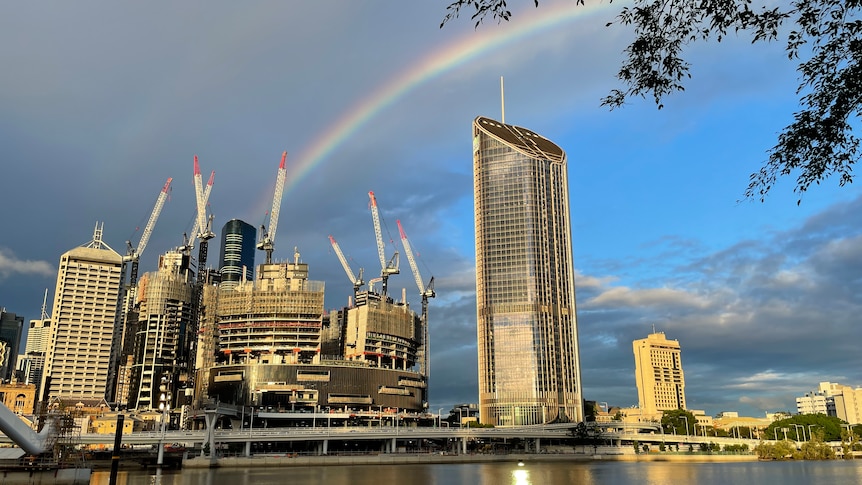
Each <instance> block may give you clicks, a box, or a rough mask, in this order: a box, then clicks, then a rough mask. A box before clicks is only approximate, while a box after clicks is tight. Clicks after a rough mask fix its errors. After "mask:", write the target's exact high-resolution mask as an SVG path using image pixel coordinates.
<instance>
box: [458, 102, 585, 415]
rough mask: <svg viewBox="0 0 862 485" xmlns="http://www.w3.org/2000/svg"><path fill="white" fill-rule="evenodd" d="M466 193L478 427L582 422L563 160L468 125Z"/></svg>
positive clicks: (528, 137) (485, 122) (505, 132)
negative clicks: (469, 195) (472, 256)
mask: <svg viewBox="0 0 862 485" xmlns="http://www.w3.org/2000/svg"><path fill="white" fill-rule="evenodd" d="M473 193H474V204H475V224H476V303H477V333H478V350H479V412H480V420H481V422H482V423H487V424H494V425H496V426H518V425H530V424H542V423H550V422H576V421H582V420H583V405H582V399H583V397H582V392H581V378H580V361H579V355H578V336H577V323H576V316H575V286H574V267H573V264H572V243H571V223H570V219H569V209H568V208H569V196H568V178H567V170H566V154H565V152H563V150H562V149H561V148H560V147H558V146H557V145H555V144H554V143H552V142H551V141H549V140H548V139H546V138H544V137H542V136H540V135H538V134H536V133H534V132H532V131H530V130H527V129H524V128H520V127H517V126H512V125H506V124H503V123H499V122H497V121H494V120H491V119H488V118H483V117H479V118H476V120H475V121H474V122H473Z"/></svg>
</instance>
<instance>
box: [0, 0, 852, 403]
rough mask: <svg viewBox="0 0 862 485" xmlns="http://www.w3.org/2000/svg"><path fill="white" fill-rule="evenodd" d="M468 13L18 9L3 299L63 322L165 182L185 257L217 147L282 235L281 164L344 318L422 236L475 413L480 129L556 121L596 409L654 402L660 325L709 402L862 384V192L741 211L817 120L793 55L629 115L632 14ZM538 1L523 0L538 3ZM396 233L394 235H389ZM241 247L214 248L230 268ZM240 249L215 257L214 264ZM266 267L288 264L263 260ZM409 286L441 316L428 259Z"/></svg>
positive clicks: (165, 227) (729, 52)
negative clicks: (640, 348) (73, 271)
mask: <svg viewBox="0 0 862 485" xmlns="http://www.w3.org/2000/svg"><path fill="white" fill-rule="evenodd" d="M447 3H448V0H438V1H426V2H402V1H396V0H379V1H366V2H341V1H335V0H325V1H317V2H275V1H273V2H266V1H261V2H240V3H237V2H227V1H214V2H213V1H208V2H195V1H190V2H181V3H176V2H144V3H140V4H117V3H116V2H89V1H79V2H72V3H68V2H56V3H54V4H52V5H50V6H46V5H45V4H32V3H28V2H15V3H12V4H8V5H6V6H4V7H2V10H3V11H2V12H0V66H2V69H0V181H2V203H0V221H2V227H3V229H2V231H0V306H3V307H5V308H6V310H7V311H10V312H14V313H17V314H19V315H23V316H24V317H25V318H26V319H28V320H29V319H33V318H38V317H39V315H40V307H41V304H42V298H43V295H44V292H45V290H46V289H48V290H49V308H48V311H49V312H50V310H51V309H50V301H51V295H53V291H54V283H55V279H56V271H57V269H56V268H57V263H58V261H59V258H60V255H61V254H62V253H63V252H65V251H68V250H69V249H72V248H74V247H76V246H79V245H81V244H84V243H87V242H88V241H89V240H90V239H91V236H92V233H93V227H94V225H95V224H96V222H100V223H104V239H105V241H106V242H107V243H108V244H109V245H110V246H112V247H113V248H114V249H115V250H117V251H119V252H124V248H125V246H126V241H127V240H132V241H137V240H138V239H139V238H140V230H141V228H142V227H143V226H144V225H145V224H146V221H147V219H148V217H149V215H150V212H151V210H152V207H153V204H154V203H155V200H156V197H157V195H158V193H159V190H160V189H161V188H162V186H163V185H164V183H165V180H166V179H167V178H168V177H173V186H172V190H171V193H170V198H169V200H168V202H167V203H166V205H165V207H164V209H163V211H162V215H161V218H160V219H159V221H158V224H157V225H156V228H155V231H154V233H153V236H152V238H151V240H150V242H149V245H148V246H147V248H146V251H145V253H144V255H143V257H142V260H141V272H142V273H143V272H146V271H152V270H153V269H154V268H155V264H156V260H157V256H158V255H159V254H160V253H162V252H164V251H166V250H169V249H171V248H173V247H176V246H177V245H179V244H180V243H181V242H182V237H183V233H187V232H190V231H191V229H192V223H193V216H194V211H195V205H194V189H193V183H192V159H193V156H194V155H195V154H196V155H198V156H199V158H200V164H201V169H202V171H203V172H204V174H205V176H206V174H209V172H210V171H211V170H215V171H216V175H215V185H214V187H213V191H212V196H211V197H210V208H211V211H212V213H213V214H214V216H215V222H214V227H215V231H216V233H219V232H220V230H221V227H222V225H224V223H225V222H227V221H228V220H230V219H233V218H239V219H243V220H245V221H247V222H249V223H250V224H252V225H254V226H259V225H260V224H261V223H263V222H265V220H266V212H267V210H268V208H269V206H270V204H271V200H272V192H273V185H274V181H275V175H276V169H277V167H278V162H279V161H280V157H281V153H282V151H284V150H287V151H288V162H287V164H288V175H287V179H288V182H287V188H286V190H285V194H284V198H283V203H282V210H281V218H280V222H279V226H278V234H277V238H276V250H275V253H274V258H275V259H279V260H283V259H288V258H292V257H293V250H294V247H297V248H298V249H299V252H300V254H301V258H302V260H303V261H304V262H306V263H308V264H309V265H310V271H311V278H312V279H315V280H322V281H325V282H326V285H327V299H326V305H327V307H328V308H336V307H339V306H341V305H343V304H345V303H346V301H347V297H348V295H349V294H350V293H351V285H350V282H349V281H348V279H347V276H346V275H345V274H344V271H343V270H342V268H341V266H340V264H339V262H338V259H337V258H336V256H335V254H334V252H333V251H332V249H331V247H330V245H329V241H328V239H327V236H328V235H330V234H331V235H333V236H334V237H335V238H336V239H337V240H338V242H339V244H340V246H341V248H342V249H343V250H344V252H345V253H346V254H347V255H348V256H349V258H350V260H351V263H352V264H353V266H354V270H357V269H358V268H359V267H362V268H365V270H366V274H374V273H375V272H376V271H378V269H377V267H378V266H379V263H378V262H377V256H376V250H375V244H374V231H373V225H372V220H371V215H370V212H369V209H368V195H367V194H368V191H374V192H375V194H376V195H377V199H378V203H379V206H380V210H381V215H382V218H383V220H384V226H385V227H384V232H385V234H384V237H385V238H386V239H387V240H390V239H391V240H398V231H397V227H396V221H397V220H400V221H401V222H402V224H403V225H404V228H405V230H406V231H407V233H408V236H409V237H410V240H411V243H412V246H413V248H414V251H415V252H418V259H419V267H420V271H421V272H422V277H423V279H426V280H427V279H428V278H430V277H431V276H432V275H433V276H434V278H435V283H436V289H437V295H438V296H437V298H436V299H434V300H432V301H431V303H430V310H429V312H430V321H431V336H432V337H431V338H432V341H431V348H432V351H431V372H432V375H431V403H430V405H431V408H432V410H434V411H435V412H436V409H437V408H446V409H448V408H449V407H450V406H451V405H453V404H455V403H458V402H476V400H477V395H478V391H477V377H476V375H477V370H476V368H477V362H476V359H477V357H476V327H475V256H474V244H473V234H474V231H473V217H472V206H473V200H472V173H471V170H472V159H471V137H470V124H471V122H472V120H473V119H474V118H475V117H476V116H480V115H481V116H489V117H492V118H496V119H500V118H501V116H502V113H501V96H500V77H501V76H502V77H504V79H505V120H506V122H507V123H511V124H516V125H520V126H524V127H527V128H529V129H532V130H534V131H536V132H539V133H542V134H543V135H545V136H547V137H548V138H549V139H551V140H552V141H554V142H556V143H557V144H559V145H560V146H561V147H563V149H564V150H566V152H567V154H568V158H569V179H570V183H571V186H570V187H569V190H570V197H571V210H572V222H573V240H574V258H575V266H576V270H577V273H578V274H577V285H578V287H577V296H578V305H579V306H578V326H579V333H580V347H581V360H582V374H583V381H584V390H585V394H586V397H587V398H588V399H592V400H597V401H605V402H608V403H610V404H611V405H620V406H630V405H636V404H637V391H636V389H635V381H634V377H633V369H634V363H633V355H632V347H631V341H632V340H634V339H637V338H643V337H645V336H646V335H647V334H649V333H650V332H651V331H652V328H653V326H655V329H656V330H658V331H663V332H665V333H666V334H667V336H668V337H669V338H671V339H678V340H679V341H680V344H681V345H682V348H683V365H684V369H685V374H686V381H687V389H686V394H687V400H688V403H689V406H690V407H691V408H694V409H703V410H705V411H706V412H707V413H709V414H715V413H717V412H720V411H729V410H738V411H740V412H741V413H745V414H748V415H755V416H762V415H763V413H764V412H765V411H776V410H791V411H793V410H795V406H794V399H793V398H794V396H798V395H802V394H803V393H804V392H807V391H810V390H812V389H814V388H816V387H817V384H818V382H820V381H827V380H828V381H833V382H840V383H844V384H848V385H854V386H858V385H862V357H860V355H862V353H860V351H859V343H860V342H859V341H860V337H859V336H860V332H859V330H858V322H859V315H862V301H860V294H862V291H860V284H862V283H860V274H862V244H860V238H862V230H860V228H862V221H860V218H862V192H860V190H859V187H858V186H855V185H851V186H848V187H844V188H839V187H838V186H837V181H834V180H828V181H827V182H826V183H824V184H822V185H820V186H817V187H815V188H813V189H812V191H811V192H809V193H807V194H805V195H804V197H803V198H802V203H801V204H800V205H797V203H796V202H797V198H798V197H797V196H796V194H794V193H793V192H792V189H793V180H792V179H785V180H782V181H781V182H780V183H779V184H778V185H777V186H776V187H775V189H774V192H773V193H772V194H771V195H770V196H769V198H768V199H767V200H766V202H765V203H760V202H752V201H742V200H741V199H742V194H743V192H744V190H745V188H746V186H747V184H748V176H749V174H751V173H752V172H754V171H756V170H757V169H758V168H759V167H760V166H761V164H762V163H763V161H764V160H765V159H766V151H767V150H768V149H769V148H770V147H772V146H773V145H774V143H775V139H776V135H777V133H778V132H779V131H780V130H781V128H782V127H783V126H785V125H786V124H787V123H788V122H789V121H790V120H791V119H792V113H793V111H794V110H795V109H796V107H797V99H796V97H795V89H796V80H797V76H796V72H795V66H794V65H793V64H791V63H789V62H788V61H787V59H786V56H785V55H784V52H783V50H782V48H781V46H780V45H758V46H755V47H751V45H750V42H749V41H750V39H749V38H748V37H745V36H742V37H740V38H732V37H731V38H729V39H726V40H725V41H724V42H722V43H721V44H696V45H694V46H692V48H691V50H690V51H689V60H690V62H691V63H692V74H693V79H691V81H690V82H688V84H687V86H686V91H685V92H684V93H681V94H678V95H674V96H672V97H671V98H668V99H666V100H665V108H664V109H662V110H660V111H659V110H657V109H656V108H655V105H654V104H652V102H651V101H650V100H637V99H635V100H632V102H631V103H630V104H629V105H628V106H626V107H624V108H623V109H619V110H615V111H608V110H607V109H605V108H602V107H600V106H599V100H600V98H601V97H602V96H604V95H606V94H607V93H608V92H609V91H610V89H612V88H614V87H618V83H617V81H616V80H615V77H614V75H615V73H616V70H617V69H618V68H619V64H620V62H621V61H622V50H623V49H624V48H625V45H626V44H627V43H628V42H629V41H630V40H631V33H630V32H629V31H627V30H626V29H624V28H620V27H610V28H607V27H605V24H606V23H607V22H608V21H610V20H612V19H613V17H614V14H615V12H617V11H618V10H617V9H618V8H619V7H620V6H619V5H618V4H617V3H616V2H615V3H612V4H609V3H608V2H607V1H602V2H597V1H591V0H588V1H587V5H586V6H577V5H576V4H575V2H574V1H573V0H559V1H543V2H541V6H540V7H539V8H538V9H535V8H533V7H532V3H533V2H531V1H523V2H512V3H513V5H512V7H513V11H514V16H513V19H512V21H511V22H509V23H507V24H501V25H498V24H496V23H495V22H486V24H484V25H483V26H481V27H480V28H479V29H477V30H476V29H474V28H473V22H472V21H471V20H470V18H469V16H468V15H467V16H463V17H462V18H461V19H459V20H457V21H454V22H452V23H450V24H448V25H447V26H446V27H445V28H443V29H440V28H439V25H440V22H441V21H442V19H443V17H444V15H445V13H446V9H445V7H446V4H447ZM514 4H517V5H514ZM387 232H388V233H387ZM217 241H218V240H217V239H216V240H214V242H213V243H211V244H210V255H211V256H210V260H211V261H213V260H215V259H217V255H218V250H219V249H218V242H217ZM213 255H215V256H213ZM260 257H262V254H260V255H259V256H258V258H260ZM402 267H403V268H404V270H405V271H404V272H403V274H401V275H399V276H397V277H394V278H393V279H392V280H391V282H392V283H391V287H392V288H393V289H395V291H398V292H400V288H406V290H407V295H408V300H409V301H411V303H413V304H415V305H416V308H418V307H419V305H418V300H419V298H418V289H417V288H416V286H415V284H414V282H413V278H412V276H411V275H410V273H409V271H408V265H407V264H406V261H403V262H402Z"/></svg>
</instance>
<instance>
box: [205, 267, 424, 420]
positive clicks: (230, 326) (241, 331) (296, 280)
mask: <svg viewBox="0 0 862 485" xmlns="http://www.w3.org/2000/svg"><path fill="white" fill-rule="evenodd" d="M210 298H212V299H214V300H217V303H216V307H217V311H216V315H214V316H213V317H214V318H210V319H205V320H202V326H201V333H200V335H201V337H202V339H204V340H207V339H212V338H213V337H216V334H217V337H216V338H217V341H216V342H217V343H215V345H214V346H212V347H214V350H215V353H214V358H212V359H211V360H210V362H209V365H207V364H205V360H206V357H203V356H201V358H200V360H199V362H200V363H201V364H202V366H201V368H200V370H199V373H198V379H197V383H198V384H197V393H196V395H198V396H209V397H210V398H214V399H217V400H218V401H220V402H227V403H232V404H237V405H242V406H246V405H252V406H258V407H265V408H267V409H273V410H284V411H294V412H297V411H311V410H316V409H321V408H330V409H343V410H368V411H371V410H373V409H381V408H397V409H400V410H404V411H408V412H410V411H412V412H419V411H423V410H424V406H425V403H424V398H425V387H426V386H425V383H426V381H425V377H424V376H423V375H422V374H420V372H419V371H418V370H417V369H416V368H417V365H418V362H417V353H418V351H419V347H420V344H421V341H420V340H421V338H420V336H421V320H420V318H419V317H418V316H417V315H416V313H415V312H413V311H411V310H410V308H409V307H408V305H407V304H406V303H395V302H393V301H392V299H391V298H388V297H385V296H381V295H378V294H375V293H370V292H363V293H361V298H357V303H356V305H355V306H354V307H352V308H344V309H342V310H339V311H334V312H332V313H331V314H327V313H326V311H325V310H324V305H323V298H324V283H323V282H320V281H311V280H309V279H308V265H307V264H305V263H301V262H300V260H299V254H298V253H297V254H295V256H294V261H293V262H291V263H269V264H263V265H261V266H260V267H259V271H258V276H257V279H256V280H255V281H245V282H241V283H240V284H238V285H237V286H235V287H233V288H227V289H219V290H217V295H215V294H211V295H210ZM210 305H212V302H210ZM215 329H217V332H214V331H213V330H215ZM206 345H207V344H206V343H204V342H201V343H200V345H199V347H200V348H202V349H203V348H205V347H206Z"/></svg>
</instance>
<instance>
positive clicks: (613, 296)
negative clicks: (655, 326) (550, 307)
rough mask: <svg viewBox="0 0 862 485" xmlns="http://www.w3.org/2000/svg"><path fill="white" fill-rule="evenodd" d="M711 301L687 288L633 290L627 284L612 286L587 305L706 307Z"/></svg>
mask: <svg viewBox="0 0 862 485" xmlns="http://www.w3.org/2000/svg"><path fill="white" fill-rule="evenodd" d="M709 303H710V302H709V301H708V300H706V299H705V298H703V297H701V296H698V295H696V294H693V293H690V292H688V291H685V290H677V289H673V288H647V289H643V290H633V289H631V288H628V287H625V286H618V287H615V288H611V289H609V290H607V291H605V292H603V293H602V294H600V295H599V296H596V297H594V298H591V299H590V300H588V301H587V302H586V304H587V306H595V305H617V306H624V307H656V306H677V307H679V306H683V307H693V308H706V307H708V306H709Z"/></svg>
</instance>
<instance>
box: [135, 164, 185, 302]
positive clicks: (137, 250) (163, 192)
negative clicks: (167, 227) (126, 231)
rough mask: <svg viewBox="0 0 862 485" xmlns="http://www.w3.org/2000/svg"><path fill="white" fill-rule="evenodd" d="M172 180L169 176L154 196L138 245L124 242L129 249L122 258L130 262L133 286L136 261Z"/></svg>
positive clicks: (148, 239) (163, 202) (151, 229)
mask: <svg viewBox="0 0 862 485" xmlns="http://www.w3.org/2000/svg"><path fill="white" fill-rule="evenodd" d="M172 180H173V178H170V177H169V178H168V181H167V182H165V185H164V187H162V190H161V192H159V196H158V198H156V205H155V206H154V207H153V212H152V213H150V219H149V220H148V221H147V225H146V226H144V232H142V233H141V239H140V240H139V241H138V246H137V247H135V246H133V245H132V242H131V241H126V244H127V245H128V246H129V251H128V253H127V254H126V256H125V257H124V258H123V260H124V261H126V262H131V263H132V269H131V275H130V276H129V284H130V285H131V286H135V285H136V284H137V283H138V261H139V260H140V258H141V254H142V253H143V252H144V249H146V247H147V243H148V242H149V241H150V236H151V235H152V234H153V228H154V227H155V226H156V221H157V220H158V219H159V214H161V213H162V207H164V205H165V200H166V199H167V198H168V190H170V188H171V181H172Z"/></svg>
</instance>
